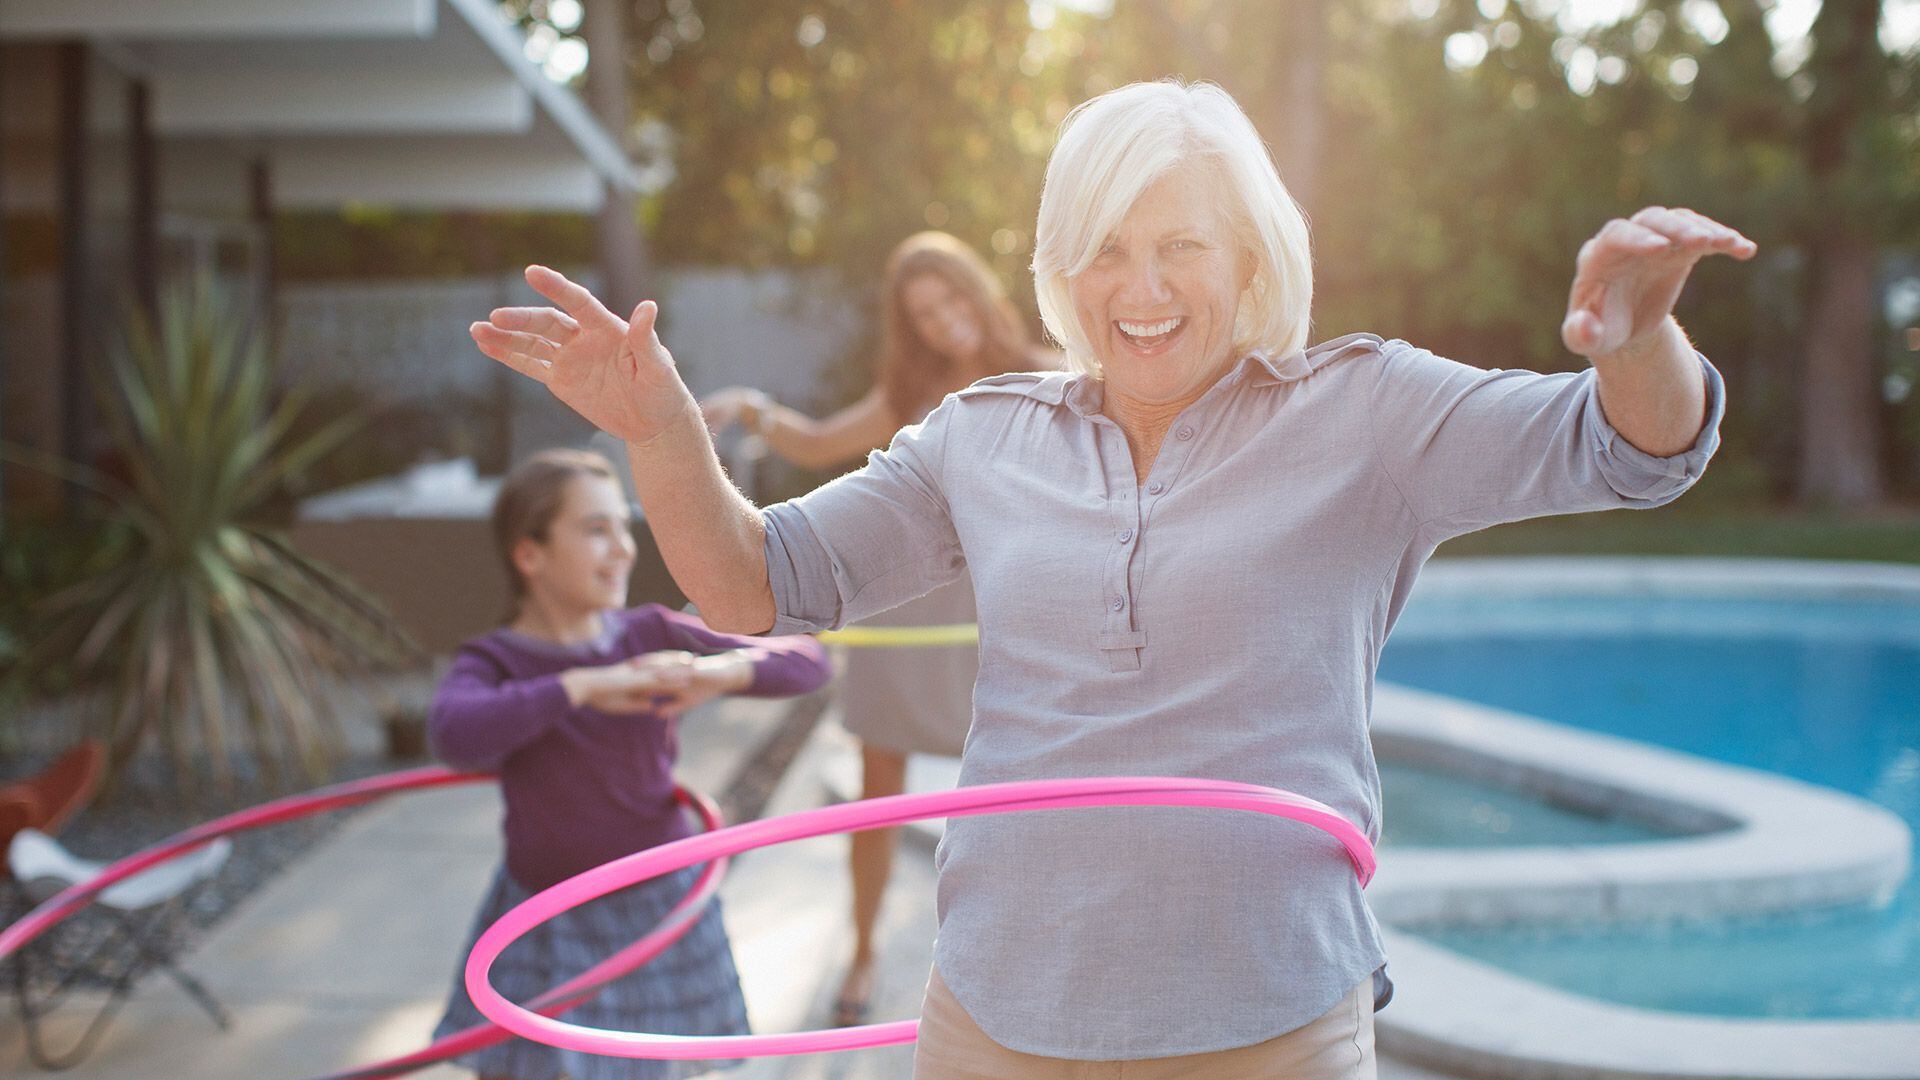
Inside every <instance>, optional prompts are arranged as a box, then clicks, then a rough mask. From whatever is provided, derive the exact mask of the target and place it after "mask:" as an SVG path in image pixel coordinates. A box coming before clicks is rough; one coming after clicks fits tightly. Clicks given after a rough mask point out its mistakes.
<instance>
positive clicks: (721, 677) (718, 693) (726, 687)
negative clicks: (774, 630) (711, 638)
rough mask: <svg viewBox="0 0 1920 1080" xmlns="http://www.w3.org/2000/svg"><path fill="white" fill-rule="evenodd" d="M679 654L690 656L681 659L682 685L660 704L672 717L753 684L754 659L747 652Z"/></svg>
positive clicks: (664, 696) (642, 658)
mask: <svg viewBox="0 0 1920 1080" xmlns="http://www.w3.org/2000/svg"><path fill="white" fill-rule="evenodd" d="M659 655H661V654H660V653H649V654H648V656H659ZM679 655H680V656H683V657H686V658H687V659H686V660H685V661H677V662H678V663H680V664H681V666H680V668H679V671H680V672H682V673H683V674H682V676H681V678H680V680H679V684H678V686H677V687H675V688H674V689H672V690H671V691H669V692H668V693H666V694H664V695H663V696H662V697H661V698H660V699H659V700H658V701H657V704H656V707H657V708H658V709H659V710H660V711H661V712H663V713H666V714H667V715H669V716H678V715H680V714H681V713H683V712H686V711H687V710H688V709H691V708H693V707H694V706H696V705H702V704H705V703H706V702H709V701H712V700H713V699H714V698H717V697H722V696H724V695H727V694H737V693H739V692H740V691H742V690H745V689H746V688H747V687H749V686H751V685H753V660H752V659H751V658H750V657H748V656H747V654H745V653H744V652H740V651H738V650H732V651H728V652H723V653H715V654H713V655H712V656H694V655H692V654H691V653H681V654H679ZM648 656H643V657H639V658H638V659H637V660H636V661H635V662H636V663H638V662H640V661H643V660H646V659H647V658H648Z"/></svg>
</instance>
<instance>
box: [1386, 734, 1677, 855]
mask: <svg viewBox="0 0 1920 1080" xmlns="http://www.w3.org/2000/svg"><path fill="white" fill-rule="evenodd" d="M1380 789H1381V793H1382V801H1383V802H1384V803H1385V806H1384V807H1383V808H1382V812H1381V815H1380V820H1381V823H1382V826H1383V827H1382V829H1381V834H1380V844H1381V846H1382V847H1386V848H1403V847H1422V848H1431V847H1440V848H1468V849H1487V848H1506V847H1526V846H1531V845H1535V844H1621V843H1633V842H1635V841H1647V840H1663V839H1668V838H1671V837H1674V836H1679V835H1685V834H1684V833H1682V832H1680V831H1678V830H1675V829H1666V828H1661V827H1660V826H1658V825H1656V824H1652V823H1648V822H1643V821H1638V820H1635V819H1633V818H1630V817H1625V816H1621V815H1602V814H1596V813H1593V812H1591V811H1588V810H1585V809H1581V808H1574V807H1563V806H1555V805H1553V804H1552V803H1550V802H1548V801H1546V800H1545V799H1542V798H1541V797H1539V796H1538V795H1534V794H1529V793H1526V792H1522V791H1516V790H1514V789H1513V788H1508V787H1500V786H1498V785H1494V784H1489V783H1485V782H1483V781H1478V780H1472V779H1468V778H1466V777H1463V776H1460V775H1459V774H1457V773H1452V772H1447V771H1444V770H1441V769H1436V768H1429V767H1423V766H1421V765H1417V764H1412V763H1407V762H1400V761H1395V760H1392V759H1391V758H1386V757H1382V759H1381V761H1380Z"/></svg>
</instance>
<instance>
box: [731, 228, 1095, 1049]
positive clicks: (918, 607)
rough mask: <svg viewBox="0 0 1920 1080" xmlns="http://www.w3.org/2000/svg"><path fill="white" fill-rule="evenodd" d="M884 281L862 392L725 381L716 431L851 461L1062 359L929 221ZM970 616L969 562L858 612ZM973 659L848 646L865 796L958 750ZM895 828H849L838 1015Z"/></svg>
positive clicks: (861, 999) (856, 1009) (851, 996)
mask: <svg viewBox="0 0 1920 1080" xmlns="http://www.w3.org/2000/svg"><path fill="white" fill-rule="evenodd" d="M884 290H885V299H884V301H883V304H882V309H881V334H882V337H881V351H880V360H879V365H878V371H877V373H876V375H877V377H876V379H875V380H874V384H873V388H872V389H871V390H869V391H868V392H867V393H866V394H865V395H864V396H863V397H861V398H860V400H859V401H856V402H854V403H853V404H852V405H849V406H847V407H846V408H844V409H841V410H840V411H839V412H836V413H834V414H832V415H831V416H828V417H826V418H824V419H820V420H815V419H813V418H812V417H809V416H807V415H805V414H804V413H801V412H799V411H798V410H795V409H791V408H788V407H786V406H784V405H781V404H779V403H777V402H775V401H774V400H773V399H772V398H771V397H769V396H767V395H766V394H765V393H763V392H761V391H759V390H755V389H752V388H748V387H730V388H728V389H726V390H721V391H719V392H717V393H715V394H713V395H711V396H709V397H708V398H707V399H706V400H704V401H702V402H701V403H700V404H701V409H702V410H703V411H704V412H705V414H706V417H707V422H708V424H709V425H710V426H711V427H712V428H713V429H714V430H715V431H716V432H718V431H720V430H722V429H724V428H726V427H727V426H728V425H729V424H735V423H737V424H739V425H740V426H741V427H743V428H745V429H746V430H747V431H749V432H752V433H753V434H755V435H758V436H760V438H761V439H763V440H765V442H766V444H767V446H768V448H769V449H771V450H772V451H773V452H774V453H776V454H778V455H780V456H781V457H782V458H784V459H786V460H787V461H790V462H792V463H794V464H796V465H800V466H803V467H806V468H812V469H818V468H826V467H829V466H833V465H843V464H846V465H850V464H853V463H856V462H858V461H862V460H864V459H865V458H866V455H867V454H868V452H870V451H872V450H875V449H878V448H880V447H883V446H885V445H887V443H888V442H889V441H890V440H891V439H892V438H893V435H894V432H896V431H898V430H900V428H901V427H903V426H905V425H907V424H914V423H918V422H919V421H920V420H921V418H923V417H925V416H926V414H927V413H928V411H929V410H931V409H932V408H933V407H934V406H935V405H937V404H939V403H940V399H941V398H944V397H946V396H947V395H948V394H951V393H953V392H954V391H956V390H959V389H961V388H963V387H966V386H969V385H971V384H972V383H974V382H977V381H979V380H981V379H984V378H987V377H988V376H991V375H998V374H1001V373H1002V372H1007V371H1029V370H1034V369H1039V368H1053V367H1057V366H1059V358H1058V357H1057V356H1055V355H1054V354H1052V353H1050V352H1048V351H1047V350H1045V349H1042V348H1040V347H1038V346H1036V345H1035V344H1034V342H1033V339H1032V336H1031V335H1030V334H1029V333H1028V332H1027V329H1026V327H1025V326H1024V324H1023V323H1022V321H1021V319H1020V317H1019V315H1018V313H1017V312H1016V311H1015V310H1014V307H1013V304H1012V303H1011V302H1010V301H1009V300H1008V299H1007V294H1006V291H1005V289H1003V288H1002V287H1001V284H1000V280H999V279H998V278H997V277H995V276H994V273H993V271H992V270H991V269H990V268H988V266H987V264H986V260H984V259H982V258H981V257H980V255H979V254H978V253H977V252H975V251H974V250H973V248H971V247H969V246H968V245H967V244H966V243H965V242H964V241H962V240H960V239H959V238H957V237H954V236H951V235H949V234H947V233H943V232H923V233H916V234H915V235H913V236H910V237H908V238H907V239H906V240H904V241H902V242H901V244H900V245H899V246H898V247H896V248H894V250H893V254H892V255H891V256H890V257H889V258H888V260H887V267H886V276H885V282H884ZM973 621H974V604H973V582H972V580H971V579H969V578H968V577H966V576H965V575H964V574H963V575H961V577H960V578H959V579H958V580H957V581H954V582H953V583H951V584H948V585H944V586H942V587H940V588H938V589H935V590H934V591H933V592H931V593H928V594H927V595H926V596H923V597H921V598H919V599H917V600H912V601H909V602H907V603H906V604H903V605H901V606H900V607H897V608H894V609H893V610H892V611H888V612H885V613H883V614H881V615H877V616H875V617H873V618H871V619H868V620H866V621H865V624H864V625H868V626H944V625H953V624H965V623H972V622H973ZM977 673H978V655H977V652H976V651H975V650H974V649H972V648H970V647H955V646H939V647H931V648H924V649H887V650H878V649H853V650H850V651H849V655H848V657H847V668H846V674H845V675H844V677H843V678H842V680H841V690H840V707H841V714H842V717H843V721H844V723H845V724H846V727H847V730H848V731H851V732H852V733H853V734H854V735H856V736H858V737H859V739H860V768H861V795H862V797H863V798H869V799H872V798H878V797H880V796H883V795H898V794H900V793H901V792H902V791H904V790H905V789H906V775H907V755H908V754H915V753H922V754H945V755H948V756H957V755H958V754H959V753H960V748H961V744H962V742H963V741H964V740H965V738H966V734H967V723H968V721H969V720H970V719H971V718H972V709H973V681H974V678H975V676H976V675H977ZM898 836H899V830H898V829H875V830H872V831H870V832H863V833H855V834H854V835H853V837H852V838H851V840H852V852H851V863H852V866H851V869H852V876H853V933H854V945H853V957H852V960H851V961H850V962H849V964H848V966H847V974H846V979H845V981H844V982H843V983H842V984H841V987H840V992H839V994H838V996H837V997H836V999H835V1002H834V1007H833V1022H834V1023H835V1024H837V1025H842V1026H844V1025H848V1024H857V1023H860V1022H862V1021H863V1020H864V1019H865V1018H866V1014H867V1003H868V1001H869V1000H870V999H871V998H872V995H873V979H874V940H873V939H874V924H875V923H876V922H877V921H878V919H879V914H880V904H881V900H882V898H883V896H884V895H885V893H886V888H887V879H888V877H889V876H890V875H891V873H892V870H893V853H894V848H895V847H896V846H897V843H898Z"/></svg>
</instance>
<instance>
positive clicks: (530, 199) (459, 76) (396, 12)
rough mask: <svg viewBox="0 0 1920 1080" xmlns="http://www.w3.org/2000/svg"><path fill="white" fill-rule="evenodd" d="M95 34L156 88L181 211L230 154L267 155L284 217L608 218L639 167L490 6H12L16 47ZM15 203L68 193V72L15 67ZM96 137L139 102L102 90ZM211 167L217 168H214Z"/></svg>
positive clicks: (356, 2)
mask: <svg viewBox="0 0 1920 1080" xmlns="http://www.w3.org/2000/svg"><path fill="white" fill-rule="evenodd" d="M75 39H80V40H85V41H88V42H90V43H92V44H94V45H95V46H96V47H97V48H98V49H99V51H100V52H101V53H102V54H103V55H104V56H105V57H107V59H108V60H109V61H110V62H111V63H112V64H113V65H114V66H116V67H118V68H120V69H122V70H123V71H124V72H125V74H128V75H131V76H134V77H137V78H140V79H142V80H144V81H145V82H146V84H147V86H148V89H149V97H150V101H151V123H152V126H153V133H154V136H155V138H156V139H158V140H159V141H160V145H161V147H162V153H163V162H165V163H167V164H168V165H172V164H173V163H174V161H175V159H178V160H179V161H180V162H181V168H182V169H184V170H185V171H186V174H187V175H179V174H178V173H177V172H173V173H168V174H165V175H163V179H162V183H163V186H164V187H165V189H166V198H167V201H168V202H169V203H176V204H177V203H179V202H180V201H181V200H182V197H185V200H186V201H187V202H191V201H192V196H193V195H194V193H195V191H196V186H195V184H194V182H193V178H192V173H193V171H194V168H195V167H196V166H195V165H194V164H193V162H198V163H199V164H198V166H197V167H198V168H200V169H202V170H205V169H214V170H217V169H218V168H219V164H218V163H219V161H220V159H221V158H222V157H223V156H225V157H228V158H232V159H234V160H236V161H238V160H253V159H257V158H261V157H264V158H265V159H266V160H267V161H268V162H269V163H270V165H271V167H272V173H273V178H274V189H275V192H274V195H275V201H276V204H277V205H280V206H283V207H302V208H326V207H337V206H341V205H345V204H349V203H376V204H382V205H389V206H398V207H419V208H443V207H454V208H471V209H489V208H501V209H505V208H516V209H520V208H541V209H564V210H591V209H594V208H597V207H598V206H599V205H600V203H601V201H602V199H603V197H604V196H603V192H604V189H605V188H606V187H607V186H611V187H612V188H613V189H614V190H616V191H626V192H630V191H633V190H634V189H635V186H636V184H635V176H634V171H633V167H632V164H631V163H630V162H629V161H628V160H627V159H626V157H625V155H624V154H623V153H622V152H621V151H620V149H619V146H618V144H617V143H616V142H615V140H614V139H613V138H612V137H611V136H609V135H608V133H607V132H606V131H605V130H604V129H603V128H601V126H600V125H599V124H598V123H597V122H596V121H595V119H594V118H593V116H592V114H591V113H590V112H589V111H588V110H587V109H586V107H585V106H584V105H583V104H582V103H581V102H580V100H579V99H578V98H576V97H575V96H574V95H573V94H572V93H571V92H570V91H568V90H567V89H566V88H565V87H563V86H560V85H557V84H555V83H554V82H552V81H551V80H549V79H548V78H547V77H546V76H545V75H544V74H543V73H542V72H541V71H540V70H539V69H538V68H537V67H535V66H534V65H533V64H532V63H530V62H529V61H528V60H527V59H526V58H525V56H524V55H523V54H522V51H521V50H522V41H521V37H520V34H519V31H518V30H517V29H516V28H514V27H513V26H511V25H509V24H508V23H507V22H506V21H505V19H504V18H503V17H502V16H501V15H500V14H499V12H498V11H497V10H496V9H495V8H494V6H493V5H492V4H491V3H490V2H489V0H252V2H248V0H143V2H142V3H138V4H130V3H126V2H125V0H7V2H6V3H5V4H3V5H0V40H8V41H15V42H36V41H38V42H54V41H62V40H75ZM9 67H10V68H15V69H17V70H12V71H9V72H8V73H6V75H5V77H4V79H5V84H4V86H3V87H0V104H3V105H4V113H5V119H4V121H0V122H3V123H4V124H5V127H4V129H0V134H4V135H5V137H6V138H7V139H8V145H9V148H10V150H12V151H13V152H12V153H10V154H9V155H8V159H9V160H8V161H7V163H6V168H7V176H6V179H5V182H4V184H0V192H4V197H5V198H6V200H7V203H8V205H9V207H20V206H23V205H28V206H30V205H35V204H38V205H42V206H44V205H48V204H47V202H46V201H45V199H46V197H47V196H48V195H50V194H51V192H52V190H53V189H54V186H55V185H54V183H53V175H52V174H51V173H50V172H48V171H47V170H48V169H49V168H50V167H51V164H52V161H53V159H54V154H53V153H52V150H53V147H54V146H55V145H56V143H55V137H56V133H55V132H54V130H53V126H54V123H55V120H54V117H55V115H56V108H55V106H56V104H57V101H56V98H55V86H54V80H53V78H52V65H51V63H50V62H48V63H46V64H45V65H38V64H33V63H20V64H14V65H9ZM94 98H95V100H94V102H93V108H94V113H95V117H96V120H95V123H94V124H92V125H91V127H92V130H93V131H94V132H95V133H96V135H98V136H100V137H102V138H108V139H111V138H114V137H115V136H117V135H119V134H122V133H123V132H124V107H123V103H122V102H121V101H120V100H118V99H117V98H111V97H109V96H107V95H102V94H95V95H94ZM202 159H207V160H211V161H212V162H213V164H211V165H209V164H207V160H202Z"/></svg>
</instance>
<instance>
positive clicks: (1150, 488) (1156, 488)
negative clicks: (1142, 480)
mask: <svg viewBox="0 0 1920 1080" xmlns="http://www.w3.org/2000/svg"><path fill="white" fill-rule="evenodd" d="M1165 490H1167V485H1165V484H1163V483H1161V482H1160V481H1158V480H1155V481H1154V482H1153V483H1151V484H1148V485H1147V494H1149V495H1158V494H1160V493H1161V492H1163V491H1165Z"/></svg>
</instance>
